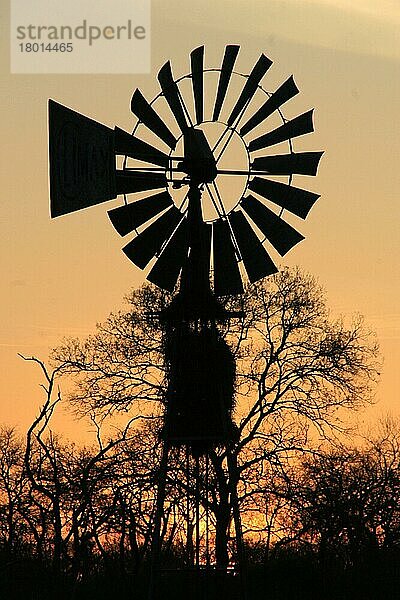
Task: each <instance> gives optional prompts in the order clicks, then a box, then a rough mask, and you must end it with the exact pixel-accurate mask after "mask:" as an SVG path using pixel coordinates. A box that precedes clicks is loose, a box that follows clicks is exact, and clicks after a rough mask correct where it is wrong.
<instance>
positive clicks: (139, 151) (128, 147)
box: [114, 127, 169, 168]
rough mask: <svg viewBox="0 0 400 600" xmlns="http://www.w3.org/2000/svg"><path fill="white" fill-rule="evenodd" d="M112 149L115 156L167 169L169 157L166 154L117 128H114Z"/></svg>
mask: <svg viewBox="0 0 400 600" xmlns="http://www.w3.org/2000/svg"><path fill="white" fill-rule="evenodd" d="M114 147H115V153H116V154H122V155H126V156H130V157H131V158H136V159H137V160H141V161H143V162H147V163H151V164H154V165H159V166H160V167H164V168H167V167H168V163H169V157H168V155H167V154H165V153H164V152H161V150H158V148H154V146H151V145H150V144H147V143H146V142H143V140H140V139H139V138H137V137H135V136H134V135H131V134H130V133H127V132H126V131H124V130H123V129H120V128H119V127H115V128H114Z"/></svg>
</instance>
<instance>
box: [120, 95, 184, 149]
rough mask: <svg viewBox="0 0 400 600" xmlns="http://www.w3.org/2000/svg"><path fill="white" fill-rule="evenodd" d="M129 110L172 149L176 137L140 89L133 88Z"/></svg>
mask: <svg viewBox="0 0 400 600" xmlns="http://www.w3.org/2000/svg"><path fill="white" fill-rule="evenodd" d="M131 111H132V112H133V114H134V115H136V116H137V118H138V119H139V121H141V122H142V123H143V124H144V125H146V127H147V128H148V129H150V131H152V132H153V133H155V135H156V136H157V137H159V138H160V140H162V141H163V142H165V143H166V144H167V146H169V147H170V148H172V149H174V148H175V146H176V139H175V137H174V136H173V134H172V133H171V131H170V130H169V129H168V127H167V126H166V125H165V123H164V122H163V121H162V120H161V119H160V117H159V116H158V114H157V113H156V111H155V110H154V108H153V107H152V106H151V105H150V104H149V103H148V102H147V100H146V98H145V97H144V96H143V95H142V93H141V91H140V90H135V91H134V93H133V96H132V100H131Z"/></svg>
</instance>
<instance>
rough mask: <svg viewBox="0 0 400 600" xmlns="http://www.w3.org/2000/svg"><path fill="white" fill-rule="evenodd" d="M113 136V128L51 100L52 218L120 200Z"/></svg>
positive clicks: (50, 172) (50, 161)
mask: <svg viewBox="0 0 400 600" xmlns="http://www.w3.org/2000/svg"><path fill="white" fill-rule="evenodd" d="M113 136H114V132H113V130H112V129H110V128H109V127H106V126H105V125H102V124H101V123H98V122H97V121H94V120H93V119H89V117H85V116H84V115H81V114H80V113H77V112H76V111H74V110H71V109H70V108H67V107H66V106H63V105H62V104H59V103H58V102H55V101H54V100H49V174H50V214H51V216H52V217H58V216H60V215H65V214H68V213H71V212H74V211H76V210H81V209H82V208H87V207H89V206H94V205H95V204H100V203H101V202H106V201H107V200H111V199H112V198H115V197H116V195H117V194H116V189H115V154H114V141H113Z"/></svg>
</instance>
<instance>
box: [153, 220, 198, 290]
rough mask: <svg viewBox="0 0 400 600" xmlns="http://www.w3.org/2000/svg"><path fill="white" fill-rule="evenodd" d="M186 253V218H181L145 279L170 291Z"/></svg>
mask: <svg viewBox="0 0 400 600" xmlns="http://www.w3.org/2000/svg"><path fill="white" fill-rule="evenodd" d="M187 254H188V226H187V219H186V218H185V219H183V221H182V222H181V224H180V225H179V227H178V228H177V230H176V231H175V233H174V235H173V236H172V237H171V239H170V240H169V242H168V244H167V245H166V246H165V248H164V250H163V251H162V253H161V255H160V257H159V258H158V260H157V262H156V263H155V264H154V266H153V268H152V269H151V271H150V273H149V274H148V276H147V279H148V280H149V281H151V283H154V284H155V285H158V287H160V288H162V289H164V290H168V291H170V292H172V290H173V289H174V287H175V284H176V282H177V280H178V277H179V273H180V272H181V269H182V265H183V264H184V262H185V260H186V259H187Z"/></svg>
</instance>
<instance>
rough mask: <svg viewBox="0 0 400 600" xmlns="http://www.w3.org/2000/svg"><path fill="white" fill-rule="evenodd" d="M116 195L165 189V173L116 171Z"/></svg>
mask: <svg viewBox="0 0 400 600" xmlns="http://www.w3.org/2000/svg"><path fill="white" fill-rule="evenodd" d="M116 186H117V194H132V193H133V192H142V191H144V190H155V189H157V188H162V187H167V178H166V176H165V173H146V172H145V171H117V172H116Z"/></svg>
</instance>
